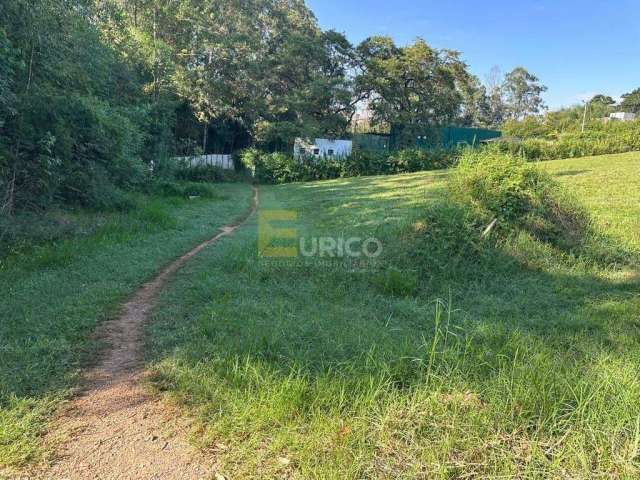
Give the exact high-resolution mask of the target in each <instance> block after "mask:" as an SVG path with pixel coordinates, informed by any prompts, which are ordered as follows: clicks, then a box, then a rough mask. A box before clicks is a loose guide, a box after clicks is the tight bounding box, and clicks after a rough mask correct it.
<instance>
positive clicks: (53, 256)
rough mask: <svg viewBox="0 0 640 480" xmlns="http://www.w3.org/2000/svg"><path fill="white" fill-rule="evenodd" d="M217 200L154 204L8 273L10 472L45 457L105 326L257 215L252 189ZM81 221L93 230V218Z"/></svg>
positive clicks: (2, 352) (2, 357)
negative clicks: (128, 302) (58, 411)
mask: <svg viewBox="0 0 640 480" xmlns="http://www.w3.org/2000/svg"><path fill="white" fill-rule="evenodd" d="M217 189H218V190H219V192H220V197H219V198H217V199H212V200H194V201H187V200H181V199H162V198H145V199H144V202H145V204H144V206H142V207H141V208H140V209H138V210H135V211H133V212H131V213H128V214H113V215H107V216H98V217H99V219H98V217H96V219H95V220H94V221H98V222H99V223H100V226H99V228H98V229H97V230H96V231H93V232H92V233H90V234H89V235H85V236H84V237H80V238H78V237H76V238H70V239H67V240H62V241H58V242H57V243H55V244H53V245H51V244H49V245H41V246H37V247H35V248H34V249H32V250H31V251H29V252H28V253H22V254H18V255H17V256H16V255H14V256H12V257H10V258H8V259H7V258H5V259H4V262H3V264H1V265H0V266H1V268H0V319H1V322H0V467H1V466H2V465H11V464H19V463H23V462H25V461H27V460H28V459H29V458H30V457H32V456H33V455H34V453H35V452H36V451H37V449H38V435H39V433H40V432H41V431H42V428H43V426H44V425H45V423H46V421H47V416H48V414H49V413H50V412H51V411H52V409H53V408H55V407H56V405H57V404H58V402H59V400H60V399H61V398H64V397H65V396H66V395H68V393H69V391H70V389H71V388H72V386H73V385H74V384H75V383H76V381H77V378H78V371H79V368H80V366H81V364H83V363H85V362H86V361H87V360H88V359H89V358H90V352H91V351H93V350H95V347H96V345H95V344H94V342H91V341H90V340H89V334H90V332H91V331H92V330H93V329H94V327H95V326H96V324H97V323H98V322H99V321H102V320H104V319H107V318H109V317H110V316H112V315H114V314H115V312H116V311H117V306H118V305H119V304H120V303H121V302H122V300H123V299H124V298H125V297H126V296H127V295H129V294H130V293H131V292H132V291H133V290H134V289H135V288H136V287H137V286H139V285H140V284H141V283H142V282H143V281H144V280H145V279H147V278H149V276H151V275H152V274H153V273H154V272H155V271H157V270H158V269H159V268H160V267H161V266H163V265H164V264H166V263H168V262H169V261H170V260H172V259H173V258H175V257H176V256H178V255H179V254H181V253H183V252H184V251H186V250H188V249H189V248H190V247H192V246H194V245H195V244H197V243H198V242H199V241H202V240H204V239H206V238H209V237H210V236H211V235H212V234H213V233H214V232H215V231H216V230H217V228H218V227H219V226H221V225H223V224H225V223H228V222H230V221H232V220H233V219H234V218H235V217H236V216H238V215H239V214H240V213H242V212H243V211H244V210H245V209H246V208H248V207H249V202H250V196H251V192H250V189H249V187H248V186H247V185H221V186H219V187H217ZM80 221H81V222H82V223H83V224H87V225H86V226H87V228H89V227H91V225H90V216H87V215H85V214H83V215H82V217H81V218H80Z"/></svg>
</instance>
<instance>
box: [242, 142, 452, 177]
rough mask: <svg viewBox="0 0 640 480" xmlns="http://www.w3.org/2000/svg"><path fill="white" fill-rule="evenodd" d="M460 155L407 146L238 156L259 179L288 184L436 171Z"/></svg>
mask: <svg viewBox="0 0 640 480" xmlns="http://www.w3.org/2000/svg"><path fill="white" fill-rule="evenodd" d="M458 155H459V151H458V150H435V151H425V150H419V149H407V150H402V151H399V152H395V153H393V154H391V155H389V154H383V153H377V152H368V151H362V150H356V151H355V152H353V154H352V155H350V156H349V157H346V158H340V159H338V158H328V157H327V158H316V157H306V158H302V159H299V160H296V159H294V158H293V157H292V156H290V155H285V154H283V153H264V152H260V151H259V150H256V149H254V148H250V149H247V150H245V151H244V152H242V153H241V155H240V157H239V158H240V162H241V165H242V169H244V170H246V171H248V172H250V173H252V174H253V175H254V178H255V179H256V180H257V181H258V182H261V183H287V182H298V181H312V180H327V179H332V178H340V177H357V176H363V175H390V174H394V173H403V172H416V171H419V170H434V169H439V168H446V167H449V166H451V165H453V164H455V162H456V159H457V156H458Z"/></svg>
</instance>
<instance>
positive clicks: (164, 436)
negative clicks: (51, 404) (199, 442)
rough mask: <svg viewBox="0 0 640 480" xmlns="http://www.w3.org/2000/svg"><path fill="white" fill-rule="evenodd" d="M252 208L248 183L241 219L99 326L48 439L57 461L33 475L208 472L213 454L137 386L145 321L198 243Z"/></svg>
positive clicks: (198, 475)
mask: <svg viewBox="0 0 640 480" xmlns="http://www.w3.org/2000/svg"><path fill="white" fill-rule="evenodd" d="M257 208H258V190H257V189H256V188H255V187H254V188H253V201H252V206H251V209H250V210H249V211H247V213H245V215H244V216H243V217H242V218H241V219H239V220H238V221H236V222H235V223H233V224H231V225H227V226H225V227H222V228H221V229H220V232H219V233H218V234H217V235H215V236H214V237H213V238H211V239H209V240H207V241H205V242H203V243H201V244H200V245H198V246H197V247H195V248H194V249H192V250H190V251H189V252H187V253H186V254H184V255H183V256H181V257H180V258H178V259H177V260H175V261H174V262H173V263H171V264H170V265H168V266H167V267H165V268H164V269H163V270H162V271H161V272H160V273H158V274H157V275H156V276H155V277H154V278H153V279H152V280H151V281H149V282H148V283H146V284H145V285H143V286H142V287H141V288H140V289H139V290H138V291H137V292H136V293H135V294H134V295H133V297H132V298H131V299H130V300H129V301H128V302H127V303H126V304H124V306H123V309H122V314H121V315H120V316H119V317H118V318H116V319H114V320H112V321H108V322H105V323H104V324H102V325H101V326H100V327H99V328H98V331H97V332H96V334H97V335H98V338H100V339H102V340H104V342H105V343H106V347H105V349H104V351H103V352H102V354H101V355H100V356H99V358H98V361H97V363H96V365H95V367H93V368H91V369H90V370H89V371H87V372H86V374H85V375H84V377H85V385H86V387H85V388H84V390H83V392H82V393H80V394H79V395H78V396H77V397H75V398H74V399H72V400H71V401H70V402H69V403H68V404H67V405H66V406H65V407H64V409H63V411H62V412H61V414H60V416H59V418H57V419H56V421H55V423H54V428H52V433H51V434H50V435H49V438H48V441H50V442H53V443H54V444H55V443H57V442H60V441H61V439H63V440H62V445H61V447H60V448H59V449H58V453H57V456H56V458H55V461H54V462H53V464H52V465H50V466H48V467H46V468H45V469H43V471H41V472H39V473H38V474H37V475H35V476H34V478H47V479H82V480H86V479H136V480H137V479H171V480H173V479H203V478H214V475H215V471H214V468H215V464H214V459H211V458H207V457H205V456H204V455H202V454H200V453H198V452H197V451H196V450H195V449H194V448H192V447H191V446H190V445H189V444H188V442H187V440H186V432H187V430H188V428H189V425H188V424H187V423H186V421H185V420H184V419H181V418H180V416H179V415H171V414H170V412H169V409H168V408H167V406H166V405H165V404H164V403H163V402H162V401H161V399H160V398H158V396H157V395H154V394H153V393H151V392H149V391H148V390H147V389H145V388H144V387H143V386H142V382H141V380H143V379H144V376H145V372H144V369H143V351H142V348H143V344H144V324H145V321H146V319H147V315H148V314H149V312H150V311H151V309H152V307H153V304H154V300H155V298H156V297H157V295H158V293H159V292H160V291H161V289H162V287H163V286H164V285H165V283H166V282H167V280H168V279H169V277H170V276H171V275H172V274H173V273H174V272H176V270H178V269H179V268H180V267H182V266H183V265H184V264H185V263H186V262H187V261H189V260H190V259H191V258H193V257H194V256H196V255H197V254H198V253H199V252H200V251H202V250H203V249H204V248H206V247H208V246H210V245H212V244H214V243H215V242H217V241H218V240H219V239H221V238H222V237H225V236H228V235H231V234H233V232H234V231H235V230H236V229H237V228H238V227H240V226H241V225H242V224H244V223H245V222H246V221H247V220H248V219H249V218H250V217H251V216H252V215H253V214H254V213H255V212H256V210H257ZM174 413H175V412H174Z"/></svg>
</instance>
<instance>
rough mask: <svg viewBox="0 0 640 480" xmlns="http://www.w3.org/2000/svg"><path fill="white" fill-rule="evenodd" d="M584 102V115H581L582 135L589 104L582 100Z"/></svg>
mask: <svg viewBox="0 0 640 480" xmlns="http://www.w3.org/2000/svg"><path fill="white" fill-rule="evenodd" d="M583 102H584V114H583V115H582V133H584V126H585V124H586V123H587V107H588V106H589V102H586V101H585V100H583Z"/></svg>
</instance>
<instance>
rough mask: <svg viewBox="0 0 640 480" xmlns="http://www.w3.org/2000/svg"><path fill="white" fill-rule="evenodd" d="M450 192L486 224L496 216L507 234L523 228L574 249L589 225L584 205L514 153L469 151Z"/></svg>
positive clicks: (454, 174) (553, 242)
mask: <svg viewBox="0 0 640 480" xmlns="http://www.w3.org/2000/svg"><path fill="white" fill-rule="evenodd" d="M449 197H450V199H451V201H453V202H455V203H456V204H458V205H461V206H462V207H463V208H466V209H467V210H468V211H469V212H471V213H472V214H473V215H474V217H476V218H478V220H479V221H481V222H482V223H485V224H488V223H489V222H491V221H492V220H496V222H497V223H496V229H497V230H500V231H502V233H503V234H506V235H509V234H511V233H514V232H517V231H519V230H524V231H526V232H528V233H530V234H532V235H534V236H535V237H536V238H538V239H539V240H542V241H545V242H549V243H552V244H554V245H556V246H558V247H562V248H573V247H575V246H578V245H579V244H580V243H581V242H582V240H583V239H584V237H585V236H586V235H587V233H588V230H589V222H590V220H589V215H588V213H587V212H586V210H585V209H584V208H583V207H581V206H580V205H579V204H578V203H577V202H576V201H575V200H574V199H573V198H572V197H571V196H570V195H568V194H567V193H565V192H563V191H562V189H561V188H560V186H559V185H558V184H557V183H556V182H555V181H554V180H553V179H552V178H551V177H550V176H549V175H548V174H546V173H545V172H542V171H541V170H540V169H538V168H537V167H536V166H534V165H532V164H530V163H527V162H526V161H525V160H524V159H521V158H518V157H514V156H512V155H505V154H500V153H497V152H492V151H484V152H478V151H468V152H466V153H465V154H464V155H463V156H462V158H461V160H460V163H459V165H458V167H457V168H456V169H455V171H454V172H453V173H452V176H451V178H450V181H449Z"/></svg>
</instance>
